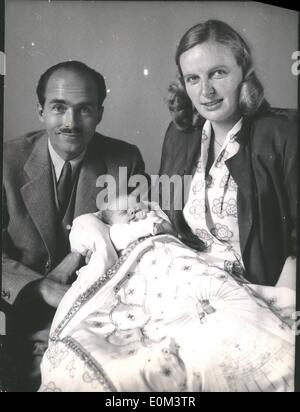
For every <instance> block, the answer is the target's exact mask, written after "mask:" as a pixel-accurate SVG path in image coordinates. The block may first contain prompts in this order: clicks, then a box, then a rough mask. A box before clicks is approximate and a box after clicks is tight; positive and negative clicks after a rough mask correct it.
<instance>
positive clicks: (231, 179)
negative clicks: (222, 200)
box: [228, 175, 238, 191]
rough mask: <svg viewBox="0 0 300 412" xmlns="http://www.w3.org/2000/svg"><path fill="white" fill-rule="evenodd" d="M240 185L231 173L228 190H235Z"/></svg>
mask: <svg viewBox="0 0 300 412" xmlns="http://www.w3.org/2000/svg"><path fill="white" fill-rule="evenodd" d="M237 188H238V185H237V184H236V182H235V181H234V179H233V177H232V176H231V175H230V177H229V180H228V190H231V191H235V190H237Z"/></svg>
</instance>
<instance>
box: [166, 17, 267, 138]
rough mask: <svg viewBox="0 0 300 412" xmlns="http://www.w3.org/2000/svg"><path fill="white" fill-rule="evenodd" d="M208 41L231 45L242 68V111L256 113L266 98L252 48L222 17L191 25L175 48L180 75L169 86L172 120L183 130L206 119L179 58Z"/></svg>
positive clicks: (248, 113)
mask: <svg viewBox="0 0 300 412" xmlns="http://www.w3.org/2000/svg"><path fill="white" fill-rule="evenodd" d="M206 41H215V42H218V43H220V44H222V45H224V46H227V47H229V48H230V49H231V51H232V52H233V55H234V57H235V59H236V62H237V64H238V66H240V67H241V69H242V74H243V81H242V84H241V89H240V100H239V104H240V110H241V113H242V114H243V115H244V116H249V115H251V114H254V113H255V112H256V111H257V110H258V109H259V107H260V106H261V104H262V102H263V101H264V88H263V86H262V84H261V83H260V81H259V80H258V78H257V77H256V74H255V72H254V69H253V64H252V58H251V53H250V49H249V47H248V45H247V44H246V42H245V41H244V40H243V39H242V37H241V36H240V35H239V34H238V33H237V32H236V31H235V30H233V29H232V28H231V27H230V26H229V25H228V24H226V23H224V22H222V21H219V20H208V21H206V22H205V23H200V24H197V25H195V26H193V27H192V28H190V29H189V30H188V31H187V32H186V33H185V34H184V35H183V37H182V38H181V40H180V42H179V45H178V47H177V50H176V55H175V61H176V65H177V68H178V75H177V79H176V81H174V82H172V83H171V84H170V86H169V89H168V96H167V102H168V107H169V110H170V112H171V115H172V117H173V121H174V123H175V125H176V127H177V128H178V129H180V130H186V129H188V128H190V127H191V126H192V127H197V126H198V125H199V124H201V123H203V118H202V117H201V116H200V114H199V113H198V112H197V110H196V109H195V108H194V106H193V104H192V102H191V100H190V98H189V97H188V95H187V93H186V90H185V84H184V80H183V78H182V72H181V68H180V62H179V60H180V56H181V55H182V53H184V52H185V51H187V50H189V49H191V48H192V47H194V46H196V45H198V44H201V43H204V42H206Z"/></svg>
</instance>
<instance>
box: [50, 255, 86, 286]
mask: <svg viewBox="0 0 300 412" xmlns="http://www.w3.org/2000/svg"><path fill="white" fill-rule="evenodd" d="M83 260H84V258H83V257H82V255H81V254H80V253H78V252H71V253H69V254H68V255H67V256H66V257H65V258H64V259H63V260H62V261H61V262H60V263H59V265H57V266H56V267H55V268H54V269H53V270H52V271H51V272H49V274H48V276H47V279H51V280H53V281H54V282H57V283H60V284H62V285H67V284H68V283H69V280H70V278H71V276H72V275H73V274H74V273H75V272H76V270H78V269H79V268H80V267H81V266H82V264H83V263H84V262H83Z"/></svg>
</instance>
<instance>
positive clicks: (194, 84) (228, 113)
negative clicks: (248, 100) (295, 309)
mask: <svg viewBox="0 0 300 412" xmlns="http://www.w3.org/2000/svg"><path fill="white" fill-rule="evenodd" d="M180 67H181V71H182V75H183V79H184V83H185V87H186V91H187V94H188V96H189V98H190V99H191V101H192V103H193V105H194V106H195V108H196V109H197V111H198V112H199V114H200V115H201V116H203V117H204V118H205V119H208V120H210V121H211V122H212V124H214V123H220V124H221V123H224V124H226V125H227V126H233V125H234V124H235V123H236V122H237V121H238V120H239V118H240V116H241V113H240V110H239V95H240V84H241V82H242V79H243V75H242V69H241V67H240V66H238V64H237V62H236V59H235V57H234V55H233V53H232V51H231V49H230V48H229V47H227V46H224V45H222V44H220V43H217V42H214V41H206V42H204V43H202V44H198V45H196V46H194V47H193V48H191V49H189V50H187V51H186V52H184V53H182V55H181V56H180Z"/></svg>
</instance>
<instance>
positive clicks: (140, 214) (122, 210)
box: [110, 197, 147, 224]
mask: <svg viewBox="0 0 300 412" xmlns="http://www.w3.org/2000/svg"><path fill="white" fill-rule="evenodd" d="M115 209H116V210H111V216H110V219H111V222H112V224H115V223H129V222H136V221H138V220H142V219H145V218H146V216H147V210H146V209H143V208H142V205H141V204H140V203H136V201H135V199H132V198H130V197H129V198H124V199H120V198H119V201H118V204H117V207H115Z"/></svg>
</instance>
